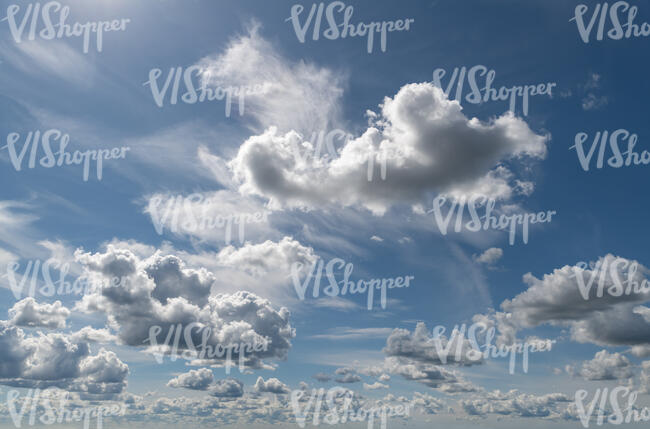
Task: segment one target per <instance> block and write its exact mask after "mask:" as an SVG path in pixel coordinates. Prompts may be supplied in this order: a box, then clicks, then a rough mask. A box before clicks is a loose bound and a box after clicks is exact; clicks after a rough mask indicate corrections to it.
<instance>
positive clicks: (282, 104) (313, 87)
mask: <svg viewBox="0 0 650 429" xmlns="http://www.w3.org/2000/svg"><path fill="white" fill-rule="evenodd" d="M259 30H260V26H259V25H258V24H256V23H253V24H252V25H251V27H250V29H249V32H248V34H246V35H242V36H240V37H236V38H234V39H232V40H231V41H230V43H229V44H228V46H227V47H226V49H225V51H224V52H223V53H221V54H218V55H213V56H208V57H205V58H203V59H201V60H200V61H199V62H198V63H197V64H198V65H199V66H200V67H201V69H202V70H203V73H204V74H203V76H204V77H205V79H206V81H207V82H208V83H209V84H210V85H209V86H214V87H217V86H220V87H222V88H225V87H227V86H245V85H248V86H254V85H258V84H260V85H266V86H267V91H266V92H265V93H264V94H262V95H258V96H247V97H246V98H245V116H248V115H251V116H252V117H253V118H254V119H255V120H256V122H257V124H258V125H259V126H261V128H262V129H264V128H267V127H269V126H271V125H273V126H276V127H278V129H279V130H280V131H281V132H288V131H290V130H296V131H298V132H301V133H304V134H305V135H307V134H311V133H312V132H314V131H321V130H330V129H332V128H335V127H334V126H333V125H334V124H335V123H336V120H337V117H338V115H339V109H340V99H341V97H342V95H343V87H344V85H345V78H344V77H343V75H342V73H341V72H335V71H332V70H329V69H326V68H322V67H318V66H316V65H314V64H311V63H308V62H305V61H296V62H292V61H290V60H289V59H287V58H285V57H283V56H282V55H281V54H280V53H279V52H278V51H277V50H276V49H275V47H274V46H273V45H272V44H271V43H269V42H268V41H266V40H265V39H263V38H262V37H261V36H260V34H259ZM233 110H234V109H233Z"/></svg>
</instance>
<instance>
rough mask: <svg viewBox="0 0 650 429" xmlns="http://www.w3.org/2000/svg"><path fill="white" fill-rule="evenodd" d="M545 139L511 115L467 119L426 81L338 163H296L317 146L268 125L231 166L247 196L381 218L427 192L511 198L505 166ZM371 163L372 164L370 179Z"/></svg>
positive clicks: (409, 88)
mask: <svg viewBox="0 0 650 429" xmlns="http://www.w3.org/2000/svg"><path fill="white" fill-rule="evenodd" d="M548 139H549V137H548V136H543V135H538V134H535V133H534V132H533V131H531V129H530V128H529V127H528V125H527V124H526V123H525V122H524V121H523V120H521V119H518V118H516V117H514V116H513V115H512V114H510V113H507V114H505V115H503V116H501V117H499V118H497V119H494V120H492V121H490V122H488V123H483V122H481V121H479V120H478V119H476V118H473V119H468V118H467V117H465V115H464V114H463V113H462V111H461V107H460V106H459V104H458V103H457V102H454V101H450V100H448V99H447V98H446V96H445V94H444V92H442V90H440V88H437V87H435V86H433V85H432V84H429V83H421V84H409V85H405V86H404V87H402V88H401V89H400V90H399V92H398V93H397V94H396V95H395V97H394V98H389V97H386V98H385V99H384V102H383V104H382V105H381V116H380V117H379V118H378V119H376V121H375V124H374V126H371V127H370V128H368V129H367V131H366V132H364V133H363V134H362V135H361V136H360V137H358V138H356V139H354V140H351V141H349V142H347V144H345V146H344V147H343V148H342V149H341V151H340V156H339V157H338V158H336V159H333V160H331V161H328V160H323V161H322V162H321V163H320V164H318V165H315V166H314V165H312V164H306V163H304V162H302V161H300V160H298V159H296V157H295V153H296V148H297V147H303V146H304V147H305V149H306V150H313V147H311V146H310V145H309V144H304V141H303V139H302V137H301V136H300V135H299V134H298V133H296V132H293V131H290V132H287V133H282V132H281V131H279V130H278V129H277V128H275V127H270V128H268V129H267V130H266V131H265V132H264V133H263V134H261V135H257V136H252V137H250V138H249V139H248V140H246V141H245V142H244V144H242V146H241V147H240V148H239V152H238V154H237V156H236V157H235V158H234V159H232V160H231V161H230V162H229V164H228V165H229V166H230V168H231V169H232V171H233V173H234V177H235V179H236V180H237V181H238V182H239V183H240V187H239V191H240V192H241V193H242V194H244V195H259V196H263V197H265V198H268V199H269V201H270V204H271V206H272V207H283V206H286V207H311V206H316V205H322V204H324V203H335V204H339V205H342V206H363V207H366V208H367V209H369V210H371V211H373V212H374V213H376V214H381V213H383V212H385V211H386V210H387V209H388V208H389V207H390V206H391V205H393V204H396V203H399V202H414V201H418V200H420V199H421V198H422V197H423V196H424V194H425V193H426V192H429V191H435V192H448V193H454V192H457V191H458V190H459V189H460V190H462V192H464V193H475V192H480V193H481V194H487V195H488V196H491V197H494V198H503V199H508V198H510V197H511V195H512V187H511V185H510V184H508V181H507V180H508V179H509V178H510V177H511V173H508V174H507V175H505V176H504V172H505V171H506V170H505V169H504V167H503V166H500V163H501V162H502V161H506V160H510V161H514V160H521V159H523V158H530V159H543V158H544V157H545V156H546V142H547V140H548ZM310 147H311V149H310ZM388 151H390V152H391V153H394V155H393V156H390V157H388V159H387V161H386V163H387V165H386V168H387V174H386V180H379V177H380V171H379V170H380V166H379V161H380V158H381V156H382V155H381V154H383V153H387V152H388ZM368 159H371V160H373V162H374V167H373V168H374V170H375V173H376V174H375V175H374V177H375V180H372V181H368V180H367V177H366V176H367V175H366V171H367V168H368V167H367V161H368ZM499 168H500V170H499ZM342 189H345V192H341V190H342Z"/></svg>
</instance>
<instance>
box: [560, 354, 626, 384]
mask: <svg viewBox="0 0 650 429" xmlns="http://www.w3.org/2000/svg"><path fill="white" fill-rule="evenodd" d="M570 371H571V372H574V370H572V369H571V368H570ZM576 372H577V374H578V375H580V376H581V377H583V378H584V379H585V380H624V379H628V378H631V377H632V376H633V375H634V371H633V366H632V364H631V363H630V360H629V359H628V358H627V357H625V356H624V355H622V354H620V353H610V352H608V351H607V350H601V351H599V352H598V353H596V355H595V356H594V358H593V359H592V360H589V361H585V362H583V363H582V366H581V368H580V369H578V370H577V371H576Z"/></svg>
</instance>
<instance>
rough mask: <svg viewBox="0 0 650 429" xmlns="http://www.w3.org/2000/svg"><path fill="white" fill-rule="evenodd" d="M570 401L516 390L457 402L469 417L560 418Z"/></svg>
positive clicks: (561, 396)
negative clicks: (491, 415) (490, 415)
mask: <svg viewBox="0 0 650 429" xmlns="http://www.w3.org/2000/svg"><path fill="white" fill-rule="evenodd" d="M570 402H571V400H570V399H569V398H568V397H567V396H566V395H564V394H562V393H551V394H547V395H539V396H537V395H529V394H525V393H521V392H519V391H517V390H511V391H509V392H506V393H502V392H500V391H499V390H495V391H493V392H484V393H482V394H481V396H476V397H475V398H472V399H465V400H461V401H459V405H460V406H461V407H462V409H463V410H464V411H465V412H466V413H467V414H468V415H470V416H480V417H486V416H487V415H489V414H493V415H499V416H511V417H538V418H549V419H551V418H560V417H561V415H562V414H563V412H564V410H565V409H566V406H568V404H569V403H570Z"/></svg>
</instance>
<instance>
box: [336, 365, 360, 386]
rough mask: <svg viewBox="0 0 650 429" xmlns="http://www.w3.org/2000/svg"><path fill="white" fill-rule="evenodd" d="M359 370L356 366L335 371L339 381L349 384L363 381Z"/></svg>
mask: <svg viewBox="0 0 650 429" xmlns="http://www.w3.org/2000/svg"><path fill="white" fill-rule="evenodd" d="M356 372H357V371H356V370H355V369H354V368H348V367H344V368H338V369H337V370H336V371H334V373H335V374H336V375H338V377H337V378H336V382H337V383H343V384H349V383H358V382H360V381H361V377H359V375H358V374H357V373H356Z"/></svg>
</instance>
